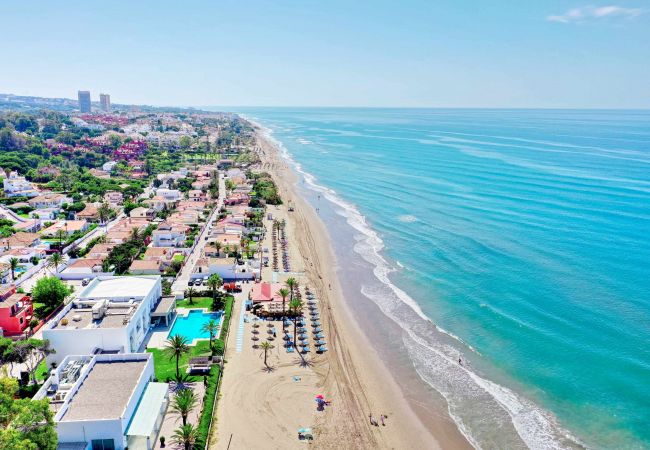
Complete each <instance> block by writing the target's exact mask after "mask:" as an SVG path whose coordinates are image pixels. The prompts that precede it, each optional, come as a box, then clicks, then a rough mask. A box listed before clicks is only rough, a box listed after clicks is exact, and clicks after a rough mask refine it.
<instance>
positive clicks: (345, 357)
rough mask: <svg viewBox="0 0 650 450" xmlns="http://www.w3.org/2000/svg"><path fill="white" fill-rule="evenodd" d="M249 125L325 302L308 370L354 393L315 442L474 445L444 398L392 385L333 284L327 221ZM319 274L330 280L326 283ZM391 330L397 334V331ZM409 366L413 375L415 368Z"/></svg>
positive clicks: (329, 385) (332, 388)
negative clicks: (323, 349) (318, 359)
mask: <svg viewBox="0 0 650 450" xmlns="http://www.w3.org/2000/svg"><path fill="white" fill-rule="evenodd" d="M254 126H255V129H256V135H257V140H258V144H259V147H260V152H259V155H260V158H261V160H262V167H261V169H262V170H263V171H267V172H269V173H270V174H271V176H272V177H273V179H274V180H275V182H276V183H277V185H278V189H279V192H280V195H281V197H282V198H283V201H284V203H285V205H286V204H288V203H289V202H291V203H292V204H293V205H295V207H296V211H295V212H293V213H291V214H290V215H289V221H290V222H292V223H291V226H292V227H294V228H295V230H296V232H295V233H294V236H295V238H294V240H295V241H296V244H297V246H298V248H299V251H300V254H301V255H302V256H303V258H305V259H307V260H309V261H310V264H311V267H307V265H305V266H306V274H305V275H306V277H307V278H308V279H309V282H310V286H312V287H313V288H314V289H315V291H316V292H317V293H318V295H319V298H320V299H321V302H322V304H323V305H324V308H323V321H324V322H325V324H326V335H327V336H328V337H329V342H330V348H331V351H330V352H328V353H327V354H326V357H325V362H324V363H317V364H315V365H314V371H315V372H316V373H317V374H318V375H319V378H320V379H321V380H322V382H323V385H324V389H325V390H326V392H328V394H330V393H332V394H334V393H335V392H341V394H342V395H343V397H352V398H348V399H347V401H346V404H345V409H346V411H345V413H346V414H345V415H346V416H347V417H346V418H345V419H346V420H344V421H341V420H337V417H335V416H336V415H337V411H336V410H335V411H334V412H330V413H328V414H326V416H325V417H324V420H323V421H322V422H324V423H323V424H322V426H321V427H320V428H321V430H322V431H321V434H320V435H319V438H318V440H317V442H316V445H317V446H323V447H327V445H324V444H325V443H326V442H328V441H331V442H334V441H338V442H336V444H333V445H332V446H336V447H339V446H340V445H341V441H340V439H341V437H342V430H346V433H345V434H343V436H345V435H346V434H347V435H356V436H357V439H358V440H356V441H355V442H354V447H355V448H359V445H360V442H363V447H364V448H472V447H471V445H470V443H469V442H468V441H467V439H466V438H465V437H464V436H463V435H462V433H461V432H460V430H459V429H458V427H457V426H456V424H455V423H454V422H453V420H452V419H451V417H449V415H448V412H447V410H446V408H445V407H444V406H443V405H444V399H442V398H441V397H440V398H439V399H434V398H432V399H431V400H432V401H431V402H428V401H421V404H417V403H414V402H413V400H414V397H416V396H418V395H422V394H429V395H430V394H432V390H430V389H426V387H424V386H421V389H410V390H409V392H408V393H407V392H404V391H405V387H406V386H404V385H402V384H400V385H398V383H397V381H396V379H395V375H394V374H393V373H391V371H390V370H389V368H388V367H387V362H386V361H384V360H382V358H381V356H380V355H379V353H378V351H377V349H376V348H374V347H373V346H372V345H371V344H370V338H369V337H368V336H367V335H366V333H364V331H362V330H361V328H360V327H359V323H358V321H357V320H356V319H357V318H355V317H354V315H355V314H354V311H352V308H351V307H350V305H348V304H347V301H349V299H346V298H345V296H344V293H343V289H342V287H341V285H340V283H339V278H338V276H337V273H336V272H337V267H338V266H337V261H336V257H335V255H334V251H333V248H332V243H331V241H330V239H331V236H329V233H328V231H327V229H326V226H325V224H324V223H323V221H322V220H321V219H320V218H319V217H318V215H317V214H316V212H315V210H314V208H313V207H312V206H311V204H309V202H308V201H307V200H306V199H305V198H304V197H303V196H302V195H300V194H299V193H298V192H297V182H298V174H297V173H296V172H295V171H294V169H293V168H292V167H290V165H289V162H288V161H287V160H286V159H285V158H284V157H283V156H282V155H281V152H280V149H279V148H278V146H277V145H276V144H275V143H274V142H273V140H272V139H270V138H269V137H268V136H266V135H265V134H264V133H263V131H262V130H261V129H260V127H258V126H256V125H255V124H254ZM323 280H332V283H331V289H330V288H329V287H326V286H325V282H324V281H323ZM368 303H370V302H368ZM364 307H369V308H371V309H373V308H374V309H375V310H374V311H368V313H369V314H371V315H373V316H375V317H377V315H382V313H381V311H380V310H379V308H377V307H376V306H374V305H364ZM384 319H386V318H385V317H384ZM393 332H396V333H399V331H398V330H393ZM368 349H371V351H368ZM396 359H397V360H399V359H400V358H396ZM405 359H408V358H405ZM403 362H405V361H403ZM411 369H412V370H411V371H412V373H411V374H410V375H411V376H412V375H413V374H414V373H415V370H414V369H413V368H411ZM400 375H406V374H400ZM407 376H408V375H407ZM421 384H423V383H421ZM409 387H412V386H409ZM434 395H435V394H434ZM407 398H408V399H407ZM409 400H410V401H409ZM441 401H442V402H441ZM337 409H339V408H337ZM369 413H373V415H374V416H375V417H377V416H378V415H379V414H382V413H386V414H387V415H388V416H389V423H390V433H376V432H375V430H374V429H373V428H372V427H371V426H370V425H369V420H368V414H369ZM328 416H330V417H328ZM352 417H354V418H353V419H352ZM339 422H341V423H339ZM341 427H343V429H341ZM406 443H408V444H406ZM350 445H353V442H350Z"/></svg>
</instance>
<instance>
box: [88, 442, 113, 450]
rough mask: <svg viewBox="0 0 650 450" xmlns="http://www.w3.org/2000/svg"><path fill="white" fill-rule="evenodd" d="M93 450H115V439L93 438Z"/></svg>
mask: <svg viewBox="0 0 650 450" xmlns="http://www.w3.org/2000/svg"><path fill="white" fill-rule="evenodd" d="M91 443H92V450H115V442H114V441H113V439H93V440H92V441H91Z"/></svg>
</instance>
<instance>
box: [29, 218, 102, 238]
mask: <svg viewBox="0 0 650 450" xmlns="http://www.w3.org/2000/svg"><path fill="white" fill-rule="evenodd" d="M89 226H90V225H89V224H88V222H87V221H85V220H60V221H58V222H55V223H53V224H52V225H50V226H49V227H47V228H46V229H44V230H43V231H41V234H42V235H43V236H56V235H57V233H58V232H59V231H64V232H65V234H67V235H68V236H70V235H72V234H74V233H75V232H77V231H79V232H83V231H86V230H87V229H88V227H89Z"/></svg>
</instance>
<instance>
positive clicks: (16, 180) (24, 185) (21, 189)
mask: <svg viewBox="0 0 650 450" xmlns="http://www.w3.org/2000/svg"><path fill="white" fill-rule="evenodd" d="M2 184H3V188H4V192H5V195H6V196H7V197H36V196H37V195H38V191H37V190H36V189H35V188H34V185H33V184H32V183H31V182H29V181H27V180H26V179H25V177H21V176H20V175H18V172H11V173H10V174H9V176H8V177H7V178H5V179H4V180H2Z"/></svg>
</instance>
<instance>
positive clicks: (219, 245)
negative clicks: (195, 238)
mask: <svg viewBox="0 0 650 450" xmlns="http://www.w3.org/2000/svg"><path fill="white" fill-rule="evenodd" d="M221 245H222V244H221V242H219V241H216V242H215V243H214V248H216V249H217V256H221Z"/></svg>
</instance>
